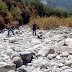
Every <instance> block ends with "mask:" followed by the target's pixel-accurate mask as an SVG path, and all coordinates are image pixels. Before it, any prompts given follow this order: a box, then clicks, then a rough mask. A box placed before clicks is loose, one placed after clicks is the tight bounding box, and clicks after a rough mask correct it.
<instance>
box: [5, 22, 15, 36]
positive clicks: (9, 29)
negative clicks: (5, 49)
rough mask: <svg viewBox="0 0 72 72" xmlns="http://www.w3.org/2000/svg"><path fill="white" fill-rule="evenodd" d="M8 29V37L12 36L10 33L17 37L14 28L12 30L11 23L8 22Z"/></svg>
mask: <svg viewBox="0 0 72 72" xmlns="http://www.w3.org/2000/svg"><path fill="white" fill-rule="evenodd" d="M5 25H6V24H5ZM6 27H7V28H8V36H9V35H10V31H11V32H12V33H13V35H15V34H14V31H13V30H12V28H11V25H10V22H8V24H7V25H6Z"/></svg>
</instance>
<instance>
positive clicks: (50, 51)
mask: <svg viewBox="0 0 72 72" xmlns="http://www.w3.org/2000/svg"><path fill="white" fill-rule="evenodd" d="M54 52H55V51H54V49H50V48H42V49H40V51H39V52H38V53H37V56H47V55H48V54H54Z"/></svg>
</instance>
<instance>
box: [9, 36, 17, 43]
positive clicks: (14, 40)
mask: <svg viewBox="0 0 72 72" xmlns="http://www.w3.org/2000/svg"><path fill="white" fill-rule="evenodd" d="M8 40H9V42H10V43H14V42H16V41H17V38H15V37H10V38H9V39H8Z"/></svg>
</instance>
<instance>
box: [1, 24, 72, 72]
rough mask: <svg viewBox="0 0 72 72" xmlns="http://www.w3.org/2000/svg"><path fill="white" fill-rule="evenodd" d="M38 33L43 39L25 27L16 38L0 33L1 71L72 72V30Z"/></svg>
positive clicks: (64, 29)
mask: <svg viewBox="0 0 72 72" xmlns="http://www.w3.org/2000/svg"><path fill="white" fill-rule="evenodd" d="M39 32H41V33H42V34H43V38H42V39H38V38H37V37H36V36H32V30H31V29H30V28H29V27H28V26H27V25H26V26H21V27H20V28H19V29H18V30H15V33H16V35H15V36H10V37H7V31H5V32H4V33H1V34H0V72H72V29H71V28H67V27H59V28H56V29H52V30H50V31H46V30H37V34H38V33H39Z"/></svg>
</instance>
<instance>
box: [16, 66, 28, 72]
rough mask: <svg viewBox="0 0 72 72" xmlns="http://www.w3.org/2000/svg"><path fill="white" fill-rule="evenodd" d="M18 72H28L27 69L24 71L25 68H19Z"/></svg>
mask: <svg viewBox="0 0 72 72" xmlns="http://www.w3.org/2000/svg"><path fill="white" fill-rule="evenodd" d="M17 71H18V72H27V71H26V70H25V69H24V67H22V66H21V67H19V68H17Z"/></svg>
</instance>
